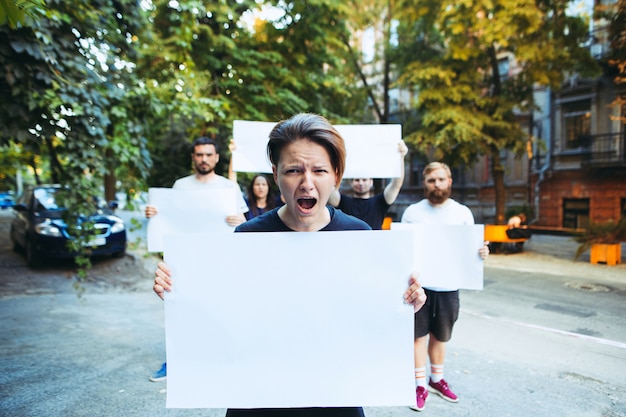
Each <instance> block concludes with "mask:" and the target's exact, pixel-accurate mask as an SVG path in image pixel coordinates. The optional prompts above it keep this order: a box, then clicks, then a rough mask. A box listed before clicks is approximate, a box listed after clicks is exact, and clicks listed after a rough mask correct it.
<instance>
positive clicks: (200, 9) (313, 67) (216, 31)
mask: <svg viewBox="0 0 626 417" xmlns="http://www.w3.org/2000/svg"><path fill="white" fill-rule="evenodd" d="M257 7H258V5H257V3H256V2H253V1H242V2H217V3H215V4H212V5H211V7H210V8H208V7H206V5H205V4H204V3H203V2H201V1H190V2H185V3H184V4H182V2H181V3H178V4H175V6H173V4H172V2H168V1H155V2H153V8H152V10H151V11H150V16H151V17H150V19H151V23H152V25H153V27H154V31H153V32H152V33H151V34H150V36H151V37H150V38H149V39H141V40H140V44H141V45H142V48H141V56H140V59H139V60H138V65H137V73H138V74H140V76H141V77H142V78H143V79H145V83H146V86H147V88H148V89H150V91H151V92H152V94H153V96H154V97H157V98H158V100H159V101H160V102H161V103H163V105H162V107H163V112H162V114H163V117H161V119H160V120H158V121H155V122H156V123H155V125H153V129H152V132H153V133H152V134H151V143H150V150H151V155H152V156H153V158H154V161H155V164H154V167H155V168H154V169H153V171H152V176H151V178H150V181H149V182H150V184H151V185H161V186H170V185H171V184H172V182H173V181H174V180H175V179H176V178H177V177H180V176H181V175H186V174H187V173H188V172H189V170H190V165H189V149H188V144H189V142H190V140H191V139H193V138H194V137H197V136H201V135H206V136H211V137H214V138H215V139H216V140H217V141H218V143H219V144H220V145H221V147H222V149H225V147H226V145H227V143H228V140H229V139H230V137H231V135H232V123H233V121H234V120H236V119H244V120H262V121H277V120H278V119H281V118H284V117H287V116H290V115H292V114H294V113H297V112H301V111H313V112H318V113H322V114H324V115H326V116H327V117H329V118H330V119H334V120H335V121H345V120H349V119H347V118H346V115H348V116H350V115H351V113H352V112H354V111H356V109H358V108H360V107H358V105H355V104H354V103H356V102H362V96H361V95H360V94H359V92H358V91H357V90H358V89H357V88H356V86H355V82H354V77H352V78H350V75H351V74H353V72H351V71H352V70H350V71H348V70H347V68H346V67H347V66H346V65H345V61H344V59H343V56H345V46H344V45H343V43H342V42H341V41H340V39H341V38H340V36H343V35H345V34H346V33H347V29H346V25H345V13H344V12H345V9H343V6H342V5H341V4H337V2H332V1H319V0H318V1H315V0H311V1H296V2H290V3H286V2H276V8H275V11H278V10H279V11H281V12H282V13H279V14H278V16H279V17H277V18H276V19H274V20H265V19H261V18H257V19H256V20H254V21H251V24H250V23H246V20H245V19H244V16H251V13H252V11H253V10H255V9H257ZM247 22H250V20H247ZM346 80H347V81H346ZM154 127H158V128H154ZM220 162H221V166H220V167H219V170H221V171H222V172H223V173H225V172H226V165H227V163H228V160H227V158H222V160H221V161H220Z"/></svg>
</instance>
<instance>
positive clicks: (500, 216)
mask: <svg viewBox="0 0 626 417" xmlns="http://www.w3.org/2000/svg"><path fill="white" fill-rule="evenodd" d="M491 176H492V177H493V190H494V193H495V200H496V219H495V223H496V224H506V219H505V218H504V209H505V205H506V190H505V188H504V167H503V166H502V161H501V160H500V151H499V150H498V149H492V150H491Z"/></svg>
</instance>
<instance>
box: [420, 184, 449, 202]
mask: <svg viewBox="0 0 626 417" xmlns="http://www.w3.org/2000/svg"><path fill="white" fill-rule="evenodd" d="M451 194H452V187H448V188H446V189H445V190H433V191H428V190H427V189H425V190H424V196H426V198H427V199H428V201H430V202H431V203H432V204H441V203H443V202H444V201H446V200H447V199H448V198H450V195H451Z"/></svg>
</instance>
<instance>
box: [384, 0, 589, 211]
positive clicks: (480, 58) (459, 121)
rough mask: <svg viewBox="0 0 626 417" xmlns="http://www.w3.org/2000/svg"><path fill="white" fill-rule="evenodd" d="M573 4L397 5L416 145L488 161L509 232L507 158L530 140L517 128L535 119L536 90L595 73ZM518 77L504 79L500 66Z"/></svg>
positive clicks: (524, 0) (558, 0)
mask: <svg viewBox="0 0 626 417" xmlns="http://www.w3.org/2000/svg"><path fill="white" fill-rule="evenodd" d="M569 3H570V1H568V0H540V1H531V0H496V1H485V0H480V1H477V2H469V1H461V2H455V1H448V0H445V1H432V0H429V1H426V2H421V3H419V5H416V4H415V3H413V2H409V1H405V0H399V1H398V4H397V6H396V8H397V9H398V10H402V14H401V15H399V16H398V18H399V20H400V33H401V35H400V42H399V45H400V48H401V49H402V54H401V56H404V57H406V58H407V59H406V61H405V62H403V70H402V76H401V80H400V81H401V82H402V83H403V84H404V85H405V86H409V87H417V89H418V90H419V99H418V101H417V103H416V108H417V109H418V110H419V112H420V117H421V125H420V127H419V129H417V130H416V131H415V132H413V133H412V134H411V135H410V136H409V138H408V140H409V141H410V142H412V143H414V144H415V145H416V146H417V147H418V149H421V150H423V151H424V153H427V152H428V151H430V152H434V156H435V158H437V159H444V160H446V161H447V162H448V163H450V164H452V165H458V164H459V163H471V162H473V161H475V159H476V158H477V156H479V155H486V156H488V157H489V160H490V164H491V173H492V176H493V181H494V187H495V193H496V220H497V222H498V223H503V222H504V220H505V219H504V207H505V200H506V197H505V188H504V168H503V165H502V163H501V160H500V151H501V150H503V149H507V150H512V151H514V152H517V153H521V152H523V150H524V149H525V146H526V142H527V141H528V140H529V138H528V134H527V132H525V131H523V130H522V128H521V127H520V125H519V123H518V120H517V118H516V112H517V111H524V110H528V109H532V108H533V106H534V104H533V100H532V94H533V87H534V86H535V85H542V86H550V87H552V88H558V87H559V85H560V82H561V81H562V79H563V77H564V75H565V74H567V73H571V72H580V73H581V74H582V75H590V74H593V73H595V71H596V70H597V65H596V64H595V62H594V61H593V60H592V59H591V56H590V55H589V52H588V50H587V49H585V48H584V46H583V45H584V42H585V41H586V40H587V38H588V24H587V22H586V21H585V19H583V18H582V17H577V16H569V15H568V14H567V13H566V10H567V7H568V5H569ZM500 59H508V61H509V63H510V65H511V68H512V69H513V71H511V72H510V74H504V73H501V72H500V70H499V60H500Z"/></svg>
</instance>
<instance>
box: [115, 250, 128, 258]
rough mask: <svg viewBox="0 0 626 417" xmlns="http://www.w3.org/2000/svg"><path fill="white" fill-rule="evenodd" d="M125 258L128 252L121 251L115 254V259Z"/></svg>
mask: <svg viewBox="0 0 626 417" xmlns="http://www.w3.org/2000/svg"><path fill="white" fill-rule="evenodd" d="M124 256H126V250H121V251H119V252H115V253H114V254H113V257H114V258H123V257H124Z"/></svg>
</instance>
